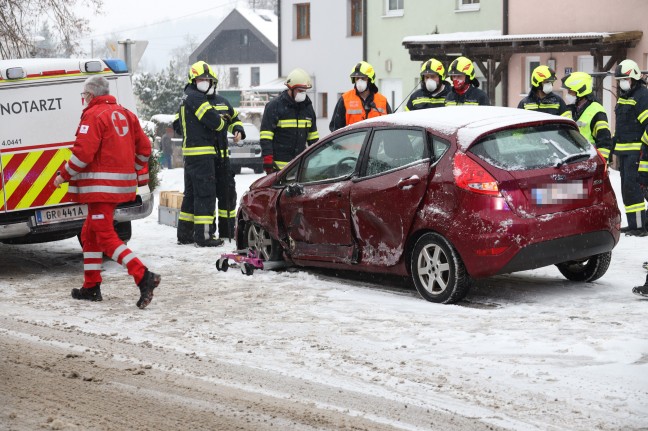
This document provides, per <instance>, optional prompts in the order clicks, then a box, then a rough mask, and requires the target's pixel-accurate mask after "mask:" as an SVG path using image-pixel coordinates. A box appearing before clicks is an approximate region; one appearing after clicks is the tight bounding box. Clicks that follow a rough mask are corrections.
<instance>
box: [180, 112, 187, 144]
mask: <svg viewBox="0 0 648 431" xmlns="http://www.w3.org/2000/svg"><path fill="white" fill-rule="evenodd" d="M180 115H182V148H184V147H185V145H186V144H187V122H186V120H185V119H186V118H187V117H186V116H185V107H184V105H182V106H181V107H180Z"/></svg>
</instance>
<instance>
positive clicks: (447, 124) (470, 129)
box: [356, 106, 575, 149]
mask: <svg viewBox="0 0 648 431" xmlns="http://www.w3.org/2000/svg"><path fill="white" fill-rule="evenodd" d="M546 122H556V123H566V124H571V125H572V126H574V125H575V123H574V122H573V121H572V120H570V119H567V118H564V117H559V116H557V115H550V114H545V113H542V112H534V111H527V110H525V109H517V108H505V107H500V106H447V107H442V108H433V109H420V110H416V111H408V112H397V113H394V114H391V115H385V116H381V117H374V118H370V119H368V120H365V121H362V122H361V123H356V124H357V125H358V127H361V125H364V126H369V125H371V126H415V127H425V128H426V129H429V130H431V131H436V132H439V133H440V134H442V135H446V136H452V135H455V134H456V135H457V143H458V145H459V146H460V147H462V148H463V149H467V148H468V146H469V145H470V144H471V143H472V142H473V141H474V140H475V139H476V138H477V137H479V136H481V135H483V134H484V133H488V132H490V131H492V130H495V129H506V128H509V127H515V126H517V125H523V124H528V123H546Z"/></svg>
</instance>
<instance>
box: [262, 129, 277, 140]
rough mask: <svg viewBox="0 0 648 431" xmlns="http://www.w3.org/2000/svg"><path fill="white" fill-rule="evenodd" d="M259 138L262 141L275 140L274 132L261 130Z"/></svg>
mask: <svg viewBox="0 0 648 431" xmlns="http://www.w3.org/2000/svg"><path fill="white" fill-rule="evenodd" d="M259 136H260V137H261V139H270V140H272V139H273V138H274V132H269V131H267V130H261V133H259Z"/></svg>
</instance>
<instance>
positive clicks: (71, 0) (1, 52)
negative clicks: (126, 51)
mask: <svg viewBox="0 0 648 431" xmlns="http://www.w3.org/2000/svg"><path fill="white" fill-rule="evenodd" d="M102 1H103V0H0V58H3V59H6V58H14V57H19V58H20V57H31V56H33V55H35V54H36V49H35V42H36V40H35V38H34V36H33V34H34V33H36V32H37V29H38V27H39V23H42V22H44V21H47V22H49V23H50V24H51V25H52V28H53V32H54V33H55V34H56V35H57V36H58V39H59V41H60V42H59V49H60V50H61V51H62V52H63V53H64V55H67V56H71V55H74V54H78V53H80V46H79V42H78V38H79V36H80V35H81V34H83V33H84V32H86V31H88V29H89V27H88V20H86V19H83V18H80V17H78V16H77V15H76V14H75V13H74V12H73V9H74V7H75V6H76V5H77V4H82V5H84V6H86V7H87V8H89V9H90V10H91V11H92V12H93V13H99V12H100V11H101V7H102Z"/></svg>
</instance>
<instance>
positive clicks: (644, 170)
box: [639, 160, 648, 172]
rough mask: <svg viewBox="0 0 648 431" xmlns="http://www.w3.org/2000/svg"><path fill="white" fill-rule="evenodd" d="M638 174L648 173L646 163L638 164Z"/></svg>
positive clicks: (647, 164) (647, 163)
mask: <svg viewBox="0 0 648 431" xmlns="http://www.w3.org/2000/svg"><path fill="white" fill-rule="evenodd" d="M639 172H648V161H644V160H641V161H640V162H639Z"/></svg>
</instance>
